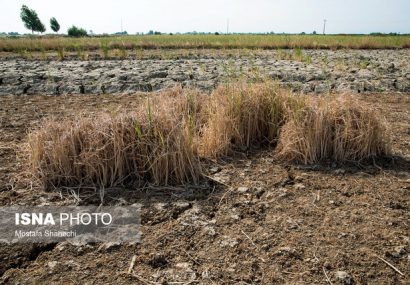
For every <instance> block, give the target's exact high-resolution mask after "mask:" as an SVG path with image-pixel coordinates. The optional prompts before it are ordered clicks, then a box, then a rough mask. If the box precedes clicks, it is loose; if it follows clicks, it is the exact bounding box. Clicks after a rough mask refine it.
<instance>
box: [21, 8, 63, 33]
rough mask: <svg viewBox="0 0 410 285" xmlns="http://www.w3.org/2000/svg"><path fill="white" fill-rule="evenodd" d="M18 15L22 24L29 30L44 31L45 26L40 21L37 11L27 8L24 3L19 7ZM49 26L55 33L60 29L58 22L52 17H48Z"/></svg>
mask: <svg viewBox="0 0 410 285" xmlns="http://www.w3.org/2000/svg"><path fill="white" fill-rule="evenodd" d="M20 17H21V20H22V21H23V23H24V26H25V27H26V28H27V29H29V30H31V32H32V33H34V32H39V33H44V32H45V31H46V27H45V26H44V24H43V23H42V22H41V20H40V18H39V17H38V15H37V12H36V11H34V10H32V9H30V8H28V7H27V6H26V5H23V6H22V7H21V12H20ZM50 28H51V29H52V30H53V31H54V32H56V33H57V32H58V31H59V30H60V24H59V23H58V21H57V19H56V18H54V17H53V18H51V19H50Z"/></svg>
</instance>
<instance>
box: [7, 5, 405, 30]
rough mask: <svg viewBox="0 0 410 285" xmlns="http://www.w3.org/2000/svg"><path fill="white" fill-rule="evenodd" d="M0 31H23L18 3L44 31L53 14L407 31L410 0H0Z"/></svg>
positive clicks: (146, 23)
mask: <svg viewBox="0 0 410 285" xmlns="http://www.w3.org/2000/svg"><path fill="white" fill-rule="evenodd" d="M0 2H1V10H0V32H11V31H15V32H20V33H21V32H28V31H27V30H26V29H25V28H24V26H23V23H22V22H21V20H20V8H21V6H22V5H23V4H26V5H27V6H29V8H31V9H34V10H36V11H37V13H38V14H39V16H40V18H41V20H42V21H43V23H44V24H46V26H47V32H50V28H49V19H50V17H53V16H54V17H56V18H57V20H58V21H59V22H60V25H61V31H62V32H64V33H66V32H67V28H68V27H69V26H71V25H73V24H74V25H77V26H80V27H83V28H85V29H87V30H93V31H94V32H95V33H103V32H107V33H113V32H119V31H120V30H121V19H122V23H123V29H124V30H126V31H128V33H130V34H134V33H136V32H147V31H149V30H157V31H161V32H167V33H169V32H174V33H175V32H189V31H198V32H216V31H218V32H225V31H226V26H227V19H228V18H229V31H230V32H270V31H274V32H276V33H279V32H287V33H300V32H306V33H311V32H312V31H314V30H316V31H317V32H322V29H323V19H327V20H328V22H327V32H328V33H370V32H400V33H410V0H202V1H199V0H115V1H108V0H66V1H59V0H25V1H20V0H0Z"/></svg>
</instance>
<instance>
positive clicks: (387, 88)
mask: <svg viewBox="0 0 410 285" xmlns="http://www.w3.org/2000/svg"><path fill="white" fill-rule="evenodd" d="M273 53H274V52H263V53H262V55H261V56H260V57H259V58H256V59H252V58H250V57H248V58H246V57H239V58H237V57H233V58H232V57H230V58H223V57H217V56H214V55H209V56H207V57H206V58H205V57H204V58H202V59H201V58H200V59H193V58H187V59H180V60H173V61H170V60H146V61H144V60H143V61H140V60H123V61H118V60H110V61H102V60H100V61H86V62H83V61H76V60H71V61H63V62H59V61H50V62H42V61H23V60H16V59H9V60H5V59H3V60H1V61H0V69H1V75H0V82H1V84H0V94H2V95H0V102H1V104H0V139H1V141H0V206H8V205H76V204H78V205H89V204H99V203H100V196H99V194H98V193H89V192H87V193H86V192H84V193H80V197H78V196H75V195H72V194H70V193H66V192H64V191H62V192H44V191H42V190H41V189H37V188H35V187H34V188H31V187H30V186H28V187H23V185H22V184H19V183H17V182H16V177H19V175H21V173H23V172H24V170H25V166H24V164H23V163H22V162H21V160H20V159H19V152H18V148H19V146H21V145H22V144H24V142H25V141H26V139H27V133H28V132H29V131H30V130H31V129H33V128H35V127H38V126H39V124H40V123H41V120H42V119H44V118H48V117H54V118H56V120H58V119H60V118H67V117H70V118H75V117H76V116H77V115H78V114H82V113H87V114H88V115H92V114H94V113H99V112H111V111H112V110H115V109H117V108H123V109H124V111H126V110H127V109H132V108H134V107H135V106H137V105H138V104H140V102H141V100H143V99H144V94H143V93H138V94H136V93H135V91H141V90H157V89H161V88H166V87H168V86H171V85H174V84H175V83H178V82H179V83H183V84H184V85H185V86H197V87H199V88H201V89H203V90H207V91H208V90H210V89H212V88H213V87H214V86H215V85H216V84H217V83H218V82H223V80H225V78H226V77H225V76H226V74H224V72H227V70H228V71H229V70H230V69H229V66H231V67H232V66H234V67H235V68H234V70H240V67H241V66H242V69H247V68H248V69H252V68H253V69H254V70H253V73H252V74H253V75H255V74H256V73H257V72H259V73H265V74H267V75H268V76H269V77H271V78H278V80H279V81H280V82H281V83H282V84H283V85H287V84H289V86H290V87H292V85H294V86H293V87H292V88H295V87H296V85H297V86H300V88H299V87H298V88H299V89H298V90H304V91H305V92H326V89H324V90H323V89H321V88H322V87H323V86H329V84H327V83H325V82H326V80H330V82H331V84H330V86H334V87H333V88H332V90H334V91H337V90H342V91H343V92H347V91H349V92H354V93H356V96H357V97H358V98H359V100H362V101H363V102H364V103H367V104H371V105H372V106H374V108H375V109H377V110H379V111H380V112H381V113H382V114H383V115H384V116H385V117H386V120H387V122H388V123H389V125H390V132H391V137H392V144H393V150H394V156H392V157H388V158H382V159H379V160H376V161H371V162H363V163H360V164H359V163H357V164H353V163H350V164H337V163H334V162H332V161H325V162H323V163H321V164H318V165H309V166H304V165H288V164H283V163H279V162H277V161H275V160H274V158H273V155H272V154H273V150H271V149H252V150H249V151H248V152H246V153H241V154H238V155H237V156H235V157H234V158H230V159H225V160H222V161H217V162H213V163H210V164H209V165H207V167H206V169H205V171H206V173H207V176H208V178H207V179H204V180H203V181H202V182H201V184H200V185H199V186H194V185H187V186H184V187H173V188H167V187H163V188H158V187H147V188H144V189H112V190H107V191H106V193H105V200H104V203H105V204H106V205H127V204H132V203H141V204H142V212H141V233H142V239H141V243H139V244H133V245H128V244H117V243H105V244H86V245H73V244H70V243H68V242H61V243H57V244H56V243H49V244H14V245H7V244H4V243H2V244H0V275H1V277H0V283H1V284H345V285H348V284H369V285H370V284H409V283H410V254H409V253H410V213H409V210H410V93H409V91H410V90H409V69H410V65H409V62H410V61H409V55H410V53H409V51H408V50H398V51H309V52H308V53H309V55H310V56H311V62H310V61H309V62H306V61H302V62H301V61H295V60H278V59H276V58H275V56H276V55H274V54H273ZM212 57H215V58H212ZM224 63H227V67H223V64H224ZM255 67H258V68H257V69H255ZM231 69H232V68H231ZM255 70H257V71H255ZM229 72H230V73H228V75H232V74H233V72H232V70H231V71H229ZM247 76H248V75H247ZM144 84H145V85H144ZM21 85H25V86H26V87H23V86H21ZM142 85H144V86H150V87H149V88H147V89H144V88H145V87H144V88H141V86H142ZM322 85H323V86H322ZM28 86H29V87H28ZM58 86H59V87H58ZM81 86H83V87H81ZM102 86H105V87H104V92H103V91H102ZM321 86H322V87H321ZM358 86H359V87H358ZM365 86H366V87H365ZM323 88H325V87H323ZM24 90H25V91H24ZM358 91H360V93H361V94H359V93H358ZM81 93H84V94H81ZM88 93H97V94H88ZM104 93H105V94H104ZM109 93H115V94H109ZM41 94H60V95H58V96H44V95H41ZM64 94H66V95H64ZM70 94H73V95H70ZM17 95H19V96H17ZM133 256H136V259H135V264H134V266H133V270H132V272H129V271H128V268H129V266H130V263H131V260H132V259H133ZM386 262H388V263H389V264H388V263H386Z"/></svg>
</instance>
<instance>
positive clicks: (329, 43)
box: [0, 35, 410, 52]
mask: <svg viewBox="0 0 410 285" xmlns="http://www.w3.org/2000/svg"><path fill="white" fill-rule="evenodd" d="M241 48H247V49H278V48H283V49H287V48H303V49H343V48H346V49H396V48H410V36H409V35H403V36H400V35H399V36H372V35H326V36H324V35H150V36H148V35H145V36H107V37H85V38H69V37H63V36H44V37H21V38H1V39H0V51H3V52H21V51H56V50H61V49H64V50H65V51H78V50H84V51H93V50H100V49H101V50H110V49H124V50H132V49H241Z"/></svg>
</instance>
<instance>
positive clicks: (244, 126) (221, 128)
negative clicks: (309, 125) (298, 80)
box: [199, 83, 297, 157]
mask: <svg viewBox="0 0 410 285" xmlns="http://www.w3.org/2000/svg"><path fill="white" fill-rule="evenodd" d="M211 96H212V97H211V99H210V102H209V104H208V109H207V111H206V112H207V117H208V121H207V122H206V123H205V125H204V127H203V129H202V131H201V138H200V140H201V142H200V147H199V153H200V154H201V156H204V157H218V156H221V155H229V154H231V153H232V151H234V150H236V149H239V150H243V149H247V148H249V147H250V146H252V145H259V144H261V143H273V142H275V141H276V139H277V137H278V134H279V130H280V128H281V126H282V125H283V123H284V122H285V116H286V113H287V108H289V107H292V108H293V105H296V104H295V103H297V100H296V99H295V98H294V96H292V94H290V93H289V92H288V91H286V92H285V91H283V90H280V89H279V88H278V87H277V86H275V85H274V84H272V83H263V84H246V83H242V84H241V83H239V84H238V83H237V84H230V85H226V86H221V87H219V88H218V89H216V90H215V91H214V92H213V93H212V95H211Z"/></svg>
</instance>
